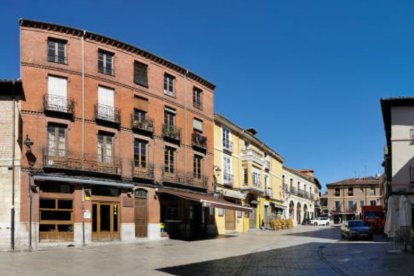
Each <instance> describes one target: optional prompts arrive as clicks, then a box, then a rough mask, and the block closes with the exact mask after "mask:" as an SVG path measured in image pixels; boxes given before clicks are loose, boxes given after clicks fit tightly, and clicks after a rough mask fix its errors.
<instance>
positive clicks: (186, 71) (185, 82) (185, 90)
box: [184, 70, 188, 178]
mask: <svg viewBox="0 0 414 276" xmlns="http://www.w3.org/2000/svg"><path fill="white" fill-rule="evenodd" d="M187 75H188V70H185V75H184V172H185V176H186V178H187Z"/></svg>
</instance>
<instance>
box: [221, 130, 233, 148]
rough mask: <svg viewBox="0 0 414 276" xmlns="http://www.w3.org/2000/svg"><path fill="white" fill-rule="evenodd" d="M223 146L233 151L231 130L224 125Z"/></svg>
mask: <svg viewBox="0 0 414 276" xmlns="http://www.w3.org/2000/svg"><path fill="white" fill-rule="evenodd" d="M222 132H223V137H222V139H223V148H224V149H226V150H230V151H231V143H230V130H228V129H227V128H224V127H223V131H222Z"/></svg>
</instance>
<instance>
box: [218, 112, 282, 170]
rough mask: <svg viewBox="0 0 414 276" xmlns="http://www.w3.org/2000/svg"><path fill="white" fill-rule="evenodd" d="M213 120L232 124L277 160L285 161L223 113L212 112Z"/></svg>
mask: <svg viewBox="0 0 414 276" xmlns="http://www.w3.org/2000/svg"><path fill="white" fill-rule="evenodd" d="M214 122H219V123H224V124H227V125H230V126H232V127H233V128H235V129H237V131H239V134H243V135H244V136H246V137H247V138H248V139H250V141H253V142H255V143H256V144H257V146H258V147H259V148H261V149H262V150H264V151H266V152H270V153H271V154H272V156H273V157H274V158H275V159H277V160H279V161H280V162H282V163H283V162H285V160H284V159H283V157H282V156H281V155H280V154H278V153H277V152H276V151H274V150H273V149H272V148H270V147H269V146H268V145H266V144H265V143H263V142H262V141H261V140H260V139H259V138H257V137H255V136H253V135H251V134H250V133H249V132H247V131H246V130H245V129H243V128H241V127H240V126H238V125H236V124H235V123H233V122H232V121H230V120H229V119H227V118H226V117H224V116H223V115H220V114H217V113H214Z"/></svg>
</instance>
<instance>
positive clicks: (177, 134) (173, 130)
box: [162, 124, 181, 141]
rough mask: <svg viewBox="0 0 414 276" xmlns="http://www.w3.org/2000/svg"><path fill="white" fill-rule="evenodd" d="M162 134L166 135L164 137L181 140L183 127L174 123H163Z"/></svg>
mask: <svg viewBox="0 0 414 276" xmlns="http://www.w3.org/2000/svg"><path fill="white" fill-rule="evenodd" d="M162 136H164V138H169V139H173V140H176V141H180V140H181V128H178V127H176V126H173V125H167V124H163V125H162Z"/></svg>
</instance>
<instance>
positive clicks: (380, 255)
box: [157, 242, 414, 275]
mask: <svg viewBox="0 0 414 276" xmlns="http://www.w3.org/2000/svg"><path fill="white" fill-rule="evenodd" d="M388 249H390V244H389V243H358V242H356V243H352V242H351V243H307V244H302V245H297V246H291V247H286V248H280V249H274V250H268V251H262V252H254V253H251V254H246V255H241V256H235V257H228V258H223V259H217V260H211V261H205V262H199V263H193V264H188V265H180V266H174V267H165V268H160V269H157V270H158V271H162V272H165V273H169V274H172V275H412V271H413V269H414V264H413V262H412V261H411V262H410V261H408V262H407V258H410V257H411V256H412V255H411V254H404V253H403V254H402V255H400V258H399V257H398V256H395V255H389V254H387V250H388ZM229 250H231V248H229ZM411 260H412V258H411ZM407 273H408V274H407Z"/></svg>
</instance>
